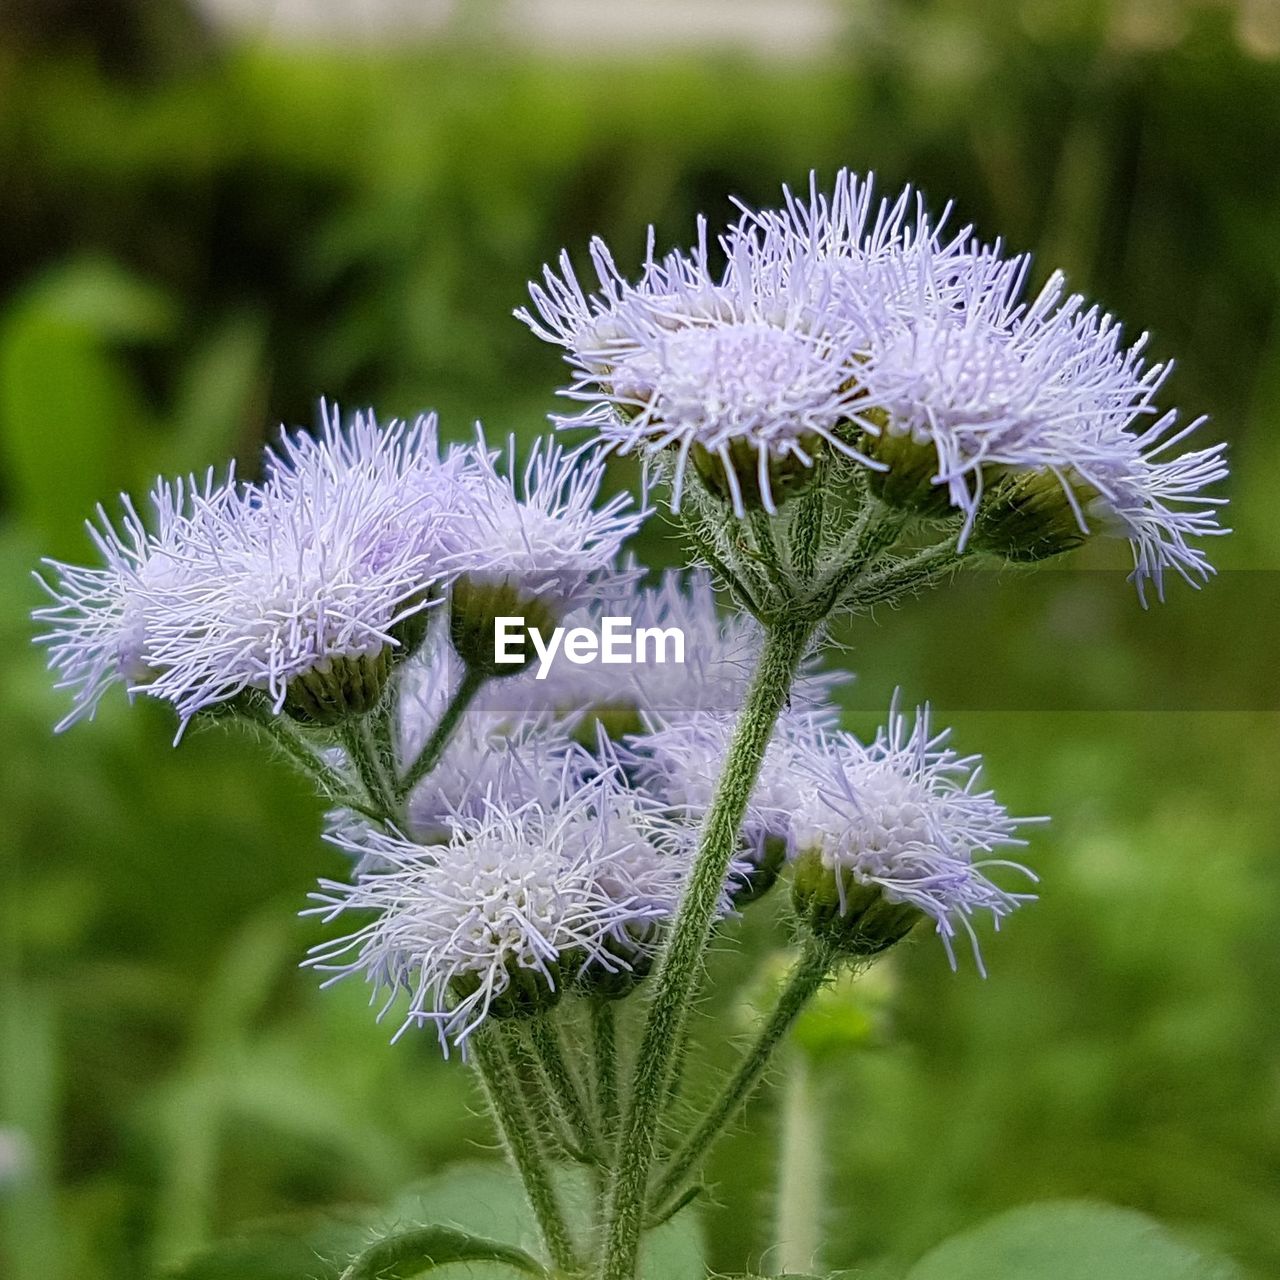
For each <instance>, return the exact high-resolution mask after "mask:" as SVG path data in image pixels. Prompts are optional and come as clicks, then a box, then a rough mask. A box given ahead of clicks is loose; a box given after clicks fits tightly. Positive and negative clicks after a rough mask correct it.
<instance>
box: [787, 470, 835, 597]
mask: <svg viewBox="0 0 1280 1280" xmlns="http://www.w3.org/2000/svg"><path fill="white" fill-rule="evenodd" d="M813 467H814V474H813V476H811V477H810V479H809V483H808V484H807V485H806V486H805V489H804V492H803V493H801V494H800V496H799V497H798V498H796V500H795V503H796V514H795V524H794V525H793V526H792V535H791V559H792V563H793V564H794V566H795V570H796V573H797V574H798V575H799V576H800V578H801V580H802V581H805V582H808V581H809V580H810V579H812V577H813V575H814V571H815V570H816V569H817V567H818V552H819V550H820V549H821V547H822V529H823V524H824V521H825V518H826V509H827V492H826V483H825V473H826V459H825V458H824V457H822V456H821V455H819V456H818V457H817V458H816V459H815V460H814V464H813Z"/></svg>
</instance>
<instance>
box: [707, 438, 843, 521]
mask: <svg viewBox="0 0 1280 1280" xmlns="http://www.w3.org/2000/svg"><path fill="white" fill-rule="evenodd" d="M798 444H799V446H800V449H801V450H802V451H803V454H804V455H805V457H807V458H808V462H805V461H804V460H803V459H802V457H801V456H799V455H798V454H795V453H784V454H778V455H773V454H770V455H769V456H768V459H767V462H766V464H765V472H766V474H765V476H764V477H763V484H762V477H761V474H760V454H759V453H758V452H757V450H756V449H755V448H753V447H752V445H751V443H750V442H749V441H747V440H741V439H739V440H734V441H732V442H731V443H730V444H729V449H728V452H729V457H728V460H727V461H726V459H725V458H723V457H722V456H721V455H720V454H719V453H717V452H713V451H712V450H710V449H708V448H706V447H705V446H704V445H702V444H695V445H694V446H693V448H692V449H691V450H690V451H689V457H690V458H691V459H692V461H693V468H694V470H695V471H696V472H697V473H698V478H699V479H700V480H701V481H702V483H703V484H704V485H705V486H706V487H707V489H708V490H709V491H710V492H711V493H713V494H714V495H715V496H716V497H717V498H719V499H720V500H721V501H722V502H726V503H728V504H729V505H730V506H732V507H734V508H735V509H736V508H737V507H738V506H739V505H741V507H742V508H743V509H744V510H745V511H771V510H774V509H775V508H777V507H779V506H781V505H782V503H784V502H786V501H787V499H788V498H793V497H795V495H796V494H798V493H800V492H801V491H802V490H803V489H805V488H806V487H807V486H808V484H809V482H810V481H811V480H812V479H813V475H814V471H815V467H814V465H813V458H814V457H815V456H816V454H817V452H818V451H819V449H820V448H821V446H822V440H821V437H819V436H817V435H810V436H801V437H800V438H799V440H798ZM730 470H731V471H732V475H730Z"/></svg>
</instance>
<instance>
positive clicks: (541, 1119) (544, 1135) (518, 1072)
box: [494, 1023, 574, 1160]
mask: <svg viewBox="0 0 1280 1280" xmlns="http://www.w3.org/2000/svg"><path fill="white" fill-rule="evenodd" d="M494 1034H495V1035H500V1036H501V1037H502V1043H503V1046H504V1048H505V1049H506V1051H507V1055H508V1058H509V1059H510V1062H511V1067H512V1074H513V1076H514V1077H515V1079H516V1081H517V1082H518V1084H519V1086H520V1093H521V1096H522V1097H523V1098H524V1105H525V1107H526V1108H527V1109H528V1112H529V1117H530V1119H531V1120H532V1121H533V1127H534V1130H535V1131H536V1133H537V1135H538V1141H539V1145H540V1147H541V1148H542V1150H543V1151H544V1152H545V1153H546V1154H547V1156H548V1157H549V1158H550V1159H553V1160H558V1159H560V1158H561V1157H562V1156H564V1157H568V1158H569V1159H573V1157H574V1152H573V1141H572V1139H571V1138H570V1137H569V1135H568V1134H567V1133H566V1132H565V1131H564V1129H563V1128H562V1126H561V1124H560V1121H559V1118H558V1117H557V1116H556V1113H555V1110H554V1108H553V1107H552V1105H551V1099H550V1098H548V1097H547V1091H546V1089H545V1088H544V1087H543V1083H544V1077H543V1074H542V1067H541V1066H540V1064H539V1062H538V1059H537V1056H536V1055H535V1054H534V1052H533V1048H532V1047H531V1046H530V1044H529V1042H528V1040H527V1039H526V1038H525V1037H524V1035H523V1034H522V1033H521V1032H520V1030H519V1028H518V1026H516V1025H514V1024H511V1023H507V1024H505V1025H501V1026H500V1027H495V1029H494Z"/></svg>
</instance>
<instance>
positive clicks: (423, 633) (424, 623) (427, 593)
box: [389, 586, 437, 662]
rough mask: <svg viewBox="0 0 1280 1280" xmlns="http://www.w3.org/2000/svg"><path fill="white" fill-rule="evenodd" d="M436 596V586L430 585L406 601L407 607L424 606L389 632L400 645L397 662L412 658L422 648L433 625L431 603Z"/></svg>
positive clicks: (402, 619)
mask: <svg viewBox="0 0 1280 1280" xmlns="http://www.w3.org/2000/svg"><path fill="white" fill-rule="evenodd" d="M436 597H437V592H436V590H435V587H434V586H430V587H427V588H426V589H425V590H423V591H419V592H418V594H417V595H415V596H411V597H410V598H409V599H408V600H406V601H405V608H406V609H408V608H412V607H413V606H415V605H421V606H422V607H421V608H419V609H417V610H416V612H414V613H411V614H409V615H408V617H405V618H401V619H400V621H399V622H397V623H396V625H395V626H394V627H392V628H391V630H390V632H389V634H390V636H391V638H392V639H393V640H395V641H397V642H398V645H399V647H398V648H397V649H396V651H395V655H394V660H395V661H396V662H403V661H404V660H405V659H406V658H412V657H413V655H414V654H415V653H417V652H418V650H419V649H421V648H422V644H423V641H424V640H426V638H427V631H428V629H429V628H430V626H431V608H430V605H431V602H432V600H434V599H435V598H436Z"/></svg>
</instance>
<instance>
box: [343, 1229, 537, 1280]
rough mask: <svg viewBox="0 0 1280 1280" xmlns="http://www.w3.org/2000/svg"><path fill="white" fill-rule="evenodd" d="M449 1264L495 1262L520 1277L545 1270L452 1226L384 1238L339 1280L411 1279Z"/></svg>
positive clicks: (506, 1247) (520, 1254) (522, 1255)
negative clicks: (518, 1273) (519, 1274)
mask: <svg viewBox="0 0 1280 1280" xmlns="http://www.w3.org/2000/svg"><path fill="white" fill-rule="evenodd" d="M451 1262H495V1263H500V1264H502V1265H501V1268H500V1269H501V1270H504V1271H505V1270H506V1269H507V1268H510V1269H511V1270H513V1271H518V1272H520V1273H521V1274H523V1275H530V1276H545V1275H547V1274H548V1272H547V1269H546V1268H545V1267H544V1266H543V1265H542V1264H541V1263H540V1262H537V1261H535V1260H534V1259H533V1258H531V1257H529V1255H528V1254H527V1253H525V1252H523V1251H522V1250H520V1249H513V1248H511V1247H510V1246H509V1245H504V1244H500V1243H498V1241H496V1240H486V1239H485V1238H484V1237H483V1236H473V1235H471V1234H469V1233H468V1232H466V1231H458V1230H456V1229H454V1228H453V1227H419V1228H417V1229H416V1230H413V1231H404V1232H401V1233H400V1234H399V1235H395V1236H387V1237H386V1238H384V1239H382V1240H379V1241H378V1242H377V1244H374V1245H371V1246H370V1247H369V1248H368V1249H366V1250H365V1251H364V1252H363V1253H362V1254H360V1256H359V1257H358V1258H356V1259H355V1260H354V1261H353V1262H352V1264H351V1265H350V1266H349V1267H348V1268H347V1269H346V1270H345V1271H344V1272H343V1273H342V1280H413V1277H414V1276H420V1275H425V1274H426V1273H427V1272H428V1271H435V1270H437V1269H438V1268H440V1267H443V1266H446V1265H447V1264H449V1263H451Z"/></svg>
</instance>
